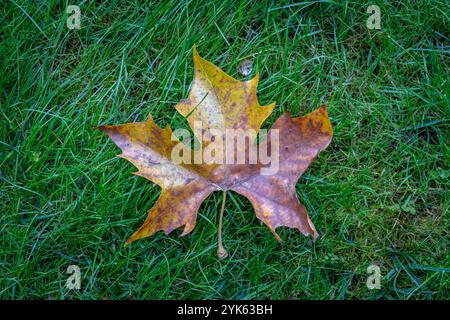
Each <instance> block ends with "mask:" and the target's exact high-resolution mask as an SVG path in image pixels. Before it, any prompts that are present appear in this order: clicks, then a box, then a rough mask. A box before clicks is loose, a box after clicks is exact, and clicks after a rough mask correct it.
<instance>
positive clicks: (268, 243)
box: [0, 0, 450, 299]
mask: <svg viewBox="0 0 450 320" xmlns="http://www.w3.org/2000/svg"><path fill="white" fill-rule="evenodd" d="M0 3H1V6H0V12H1V16H0V19H1V32H0V37H1V42H0V43H1V44H0V53H1V55H0V59H1V76H0V88H1V96H0V103H1V104H0V108H1V109H0V210H1V214H0V275H1V276H0V297H1V298H3V299H30V298H32V299H33V298H43V299H103V298H109V299H128V298H136V299H164V298H170V299H178V298H185V299H190V298H199V299H205V298H208V299H226V298H235V299H253V298H259V299H286V298H294V299H379V298H382V299H448V298H449V272H450V255H449V250H448V249H449V234H448V231H449V220H448V211H449V193H448V185H449V183H448V179H449V176H450V172H449V166H448V164H449V161H450V152H449V151H450V150H449V146H448V141H449V124H450V123H449V121H450V120H449V119H450V117H449V105H450V104H449V97H448V93H449V92H450V90H449V89H450V83H449V66H450V42H449V38H450V33H449V30H450V21H449V19H450V18H449V12H450V6H449V3H448V2H447V1H443V0H442V1H403V2H402V3H400V2H397V1H395V2H391V1H380V0H374V1H373V2H370V3H367V4H360V3H359V2H348V1H347V2H345V1H342V2H340V1H321V2H320V3H313V2H303V3H291V4H289V3H288V2H286V3H284V2H282V1H274V2H267V3H264V1H253V2H246V1H241V2H238V1H228V0H221V1H198V2H195V1H182V0H180V1H172V2H169V1H160V2H159V1H149V3H147V4H143V3H144V1H132V0H122V1H104V2H103V1H83V2H82V3H81V1H80V3H81V4H80V7H81V11H82V21H81V25H82V28H81V30H68V29H67V27H66V20H65V19H66V18H65V8H66V5H67V4H77V3H76V2H71V3H67V2H66V1H22V0H14V1H12V0H11V1H9V0H1V1H0ZM369 4H377V5H379V6H380V8H381V28H382V29H381V30H380V31H376V30H368V29H367V28H366V19H367V18H368V16H369V14H366V8H367V6H368V5H369ZM194 43H196V44H197V48H198V51H199V53H200V54H201V55H202V56H204V57H205V58H206V59H208V60H210V61H212V62H213V63H215V64H216V65H218V66H220V67H221V68H223V69H224V70H225V71H226V72H228V73H229V74H231V75H233V76H234V77H236V78H238V79H246V78H244V77H242V76H241V75H239V73H238V71H237V70H238V65H239V63H240V62H242V61H243V60H245V59H250V60H252V61H253V64H254V68H253V72H252V74H250V75H249V76H248V78H250V77H252V76H253V75H254V74H255V73H256V72H257V71H259V72H260V76H261V79H260V86H259V88H258V94H259V101H260V102H261V104H268V103H270V102H272V101H276V102H277V107H276V108H275V111H274V113H273V114H272V116H271V117H270V119H269V120H268V121H267V122H266V123H265V124H264V127H265V128H268V127H270V125H271V123H273V122H274V120H275V119H276V118H277V117H278V116H279V115H280V114H282V112H284V111H287V110H289V111H290V112H291V113H292V114H293V115H295V116H298V115H303V114H306V113H308V112H310V111H312V110H314V109H315V108H316V107H318V106H319V105H320V104H321V103H325V102H327V103H328V104H329V114H330V118H331V120H332V123H333V127H334V132H335V134H334V138H333V141H332V143H331V145H330V146H329V148H328V149H327V150H325V151H324V152H322V153H321V154H320V156H319V157H318V158H317V159H316V160H315V162H314V163H313V165H312V166H311V167H310V168H309V170H308V171H307V172H306V173H305V175H304V176H303V177H302V178H301V179H300V180H299V182H298V184H297V190H298V196H299V198H300V200H301V202H303V203H304V204H305V206H306V207H307V209H308V211H309V213H310V216H311V219H312V221H313V222H314V224H315V226H316V228H317V230H318V232H319V233H320V238H319V239H318V240H317V241H315V242H313V241H312V240H311V238H305V237H303V236H302V235H301V234H300V233H299V232H298V231H295V230H291V229H288V228H280V231H279V233H280V236H281V237H282V239H284V241H283V242H282V243H278V242H277V241H276V240H275V238H274V237H273V235H272V234H271V233H270V231H269V229H268V228H267V227H266V226H264V225H261V223H260V222H259V220H258V219H257V218H256V217H255V214H254V212H253V209H252V207H251V205H250V203H249V202H248V201H247V200H246V199H245V198H243V197H241V196H239V195H237V194H236V193H229V197H228V199H227V202H226V209H225V215H224V231H223V232H224V245H225V247H226V248H227V250H228V251H229V253H230V258H229V259H226V260H224V261H221V260H219V259H218V258H217V256H216V244H217V225H218V215H217V209H218V207H219V206H220V201H221V194H220V193H219V192H217V193H213V194H212V195H211V196H210V197H209V198H208V199H207V200H206V201H205V203H204V204H203V205H202V207H201V209H200V212H199V217H198V219H197V226H196V228H195V229H194V231H193V232H192V233H191V234H189V235H188V236H186V237H183V238H181V237H178V235H179V234H180V233H181V231H180V230H176V231H174V232H173V233H172V234H170V235H168V236H166V235H164V233H162V232H159V233H158V234H156V235H154V236H153V237H151V238H147V239H144V240H141V241H138V242H135V243H133V244H132V245H131V246H128V247H126V248H124V247H123V244H124V242H125V240H126V239H127V238H128V237H129V236H130V235H131V234H132V233H133V232H134V231H135V230H136V229H137V228H138V227H139V226H140V225H141V223H142V222H143V221H144V218H145V216H146V211H147V210H148V209H149V208H150V207H151V206H152V204H153V203H154V201H155V200H156V198H157V197H158V195H159V192H160V190H159V187H157V186H156V185H154V184H152V183H150V182H148V181H146V180H144V179H143V178H140V177H137V176H134V175H132V174H131V172H133V171H134V168H133V166H132V165H131V164H130V163H128V162H127V161H125V160H122V159H119V158H116V157H115V155H116V154H118V153H119V152H120V151H119V150H118V148H117V147H116V146H115V145H114V144H113V143H112V142H111V141H110V140H109V139H108V137H107V136H106V135H104V134H102V133H101V132H100V131H98V130H96V129H95V127H96V126H97V125H101V124H119V123H124V122H130V121H143V120H144V119H146V117H147V115H148V114H149V113H152V115H153V116H154V118H155V119H156V121H157V123H158V124H159V125H161V126H162V125H165V124H170V125H171V126H172V128H177V127H180V126H185V125H186V122H185V120H184V119H183V118H182V117H181V116H180V115H179V114H177V113H176V111H175V109H174V105H175V104H176V103H177V102H178V101H179V100H180V99H183V98H186V97H187V95H188V92H189V86H190V83H191V80H192V77H193V63H192V50H191V48H192V46H193V44H194ZM72 264H76V265H78V266H79V267H80V268H81V273H82V283H81V290H79V291H76V290H72V291H69V290H68V289H66V287H65V282H66V279H67V277H68V275H67V274H66V269H67V267H68V266H69V265H72ZM370 264H376V265H378V266H380V268H381V273H382V275H383V277H384V278H383V280H382V288H381V289H380V290H375V291H370V290H368V289H367V287H366V278H367V276H368V274H367V273H366V269H367V267H368V266H369V265H370Z"/></svg>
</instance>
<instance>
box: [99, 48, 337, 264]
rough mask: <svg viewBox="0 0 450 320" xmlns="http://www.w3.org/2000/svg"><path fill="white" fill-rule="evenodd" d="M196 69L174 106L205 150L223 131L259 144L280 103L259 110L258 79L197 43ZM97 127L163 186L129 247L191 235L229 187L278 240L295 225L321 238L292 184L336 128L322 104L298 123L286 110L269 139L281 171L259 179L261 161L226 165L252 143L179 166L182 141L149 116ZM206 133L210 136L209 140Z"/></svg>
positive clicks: (145, 174)
mask: <svg viewBox="0 0 450 320" xmlns="http://www.w3.org/2000/svg"><path fill="white" fill-rule="evenodd" d="M194 66H195V76H194V81H193V84H192V87H191V91H190V94H189V98H188V99H186V100H183V101H181V102H180V103H179V104H177V105H176V106H175V108H176V109H177V111H178V112H179V113H181V114H182V115H183V116H185V117H186V119H187V121H188V123H189V126H190V127H191V129H192V130H193V132H194V135H195V136H196V137H197V139H199V141H201V146H202V147H204V150H206V149H207V148H208V146H211V145H212V144H213V142H214V141H215V143H217V142H218V141H222V142H224V141H225V134H223V135H222V136H221V135H220V133H224V132H226V131H227V130H230V129H232V130H235V131H234V132H241V133H242V132H253V135H249V136H248V139H254V138H255V137H256V134H257V133H258V131H259V130H260V127H261V124H262V123H263V122H264V121H265V120H266V118H267V117H268V116H269V115H270V114H271V113H272V110H273V108H274V106H275V103H273V104H270V105H268V106H260V105H259V103H258V100H257V96H256V89H257V85H258V75H256V77H255V78H253V79H251V80H249V81H244V82H241V81H238V80H236V79H234V78H232V77H231V76H229V75H227V74H226V73H224V72H223V71H222V70H221V69H220V68H218V67H216V66H215V65H213V64H212V63H210V62H208V61H206V60H204V59H203V58H201V57H200V56H199V55H198V54H197V51H196V49H195V46H194ZM99 128H100V129H101V130H103V131H105V132H106V133H107V134H108V135H109V137H110V138H111V139H112V140H113V141H114V142H115V143H116V144H117V146H118V147H119V148H120V149H122V151H123V152H122V154H121V155H119V157H122V158H124V159H127V160H128V161H130V162H131V163H132V164H133V165H135V166H136V167H137V168H138V171H137V172H136V173H135V174H137V175H139V176H142V177H144V178H146V179H148V180H150V181H152V182H154V183H156V184H158V185H159V186H160V187H161V188H162V191H161V195H160V197H159V199H158V200H157V202H156V203H155V205H154V206H153V207H152V208H151V209H150V210H149V212H148V216H147V219H146V220H145V222H144V224H143V225H142V226H141V227H140V228H139V230H138V231H136V232H135V233H134V234H133V235H132V236H131V237H130V238H129V239H128V241H127V244H128V243H130V242H133V241H135V240H137V239H140V238H144V237H148V236H151V235H152V234H154V233H155V232H157V231H159V230H163V231H164V232H165V233H166V234H168V233H170V232H171V231H172V230H174V229H176V228H178V227H182V226H184V231H183V233H182V234H181V235H186V234H188V233H189V232H191V231H192V229H193V228H194V226H195V222H196V218H197V211H198V209H199V207H200V205H201V203H202V202H203V200H205V199H206V197H208V195H209V194H211V193H212V192H213V191H220V190H221V191H223V192H224V198H223V202H222V212H223V204H224V201H225V195H226V192H227V191H228V190H233V191H235V192H237V193H239V194H241V195H243V196H245V197H247V198H248V199H249V200H250V202H251V203H252V205H253V207H254V209H255V212H256V216H257V217H258V218H259V219H260V220H262V221H263V222H264V223H265V224H266V225H267V226H268V227H269V229H270V230H271V231H272V233H273V234H274V235H275V237H276V238H277V240H279V241H280V237H279V236H278V234H277V233H276V231H275V229H276V228H277V227H279V226H286V227H292V228H296V229H298V230H300V231H301V232H302V233H303V234H304V235H305V236H307V235H310V234H312V235H313V236H314V238H316V237H317V235H318V234H317V232H316V229H315V228H314V225H313V223H312V222H311V220H310V219H309V217H308V213H307V212H306V209H305V207H304V206H303V205H302V204H301V203H300V202H299V201H298V199H297V195H296V192H295V184H296V182H297V180H298V179H299V178H300V176H301V175H302V174H303V172H304V171H305V170H306V169H307V168H308V166H309V164H310V163H311V161H312V160H313V159H314V158H315V157H316V156H317V154H318V153H319V152H320V151H321V150H323V149H325V148H326V147H327V146H328V144H329V143H330V141H331V137H332V133H333V130H332V127H331V123H330V121H329V118H328V115H327V109H326V107H325V106H322V107H320V108H319V109H317V110H316V111H314V112H312V113H310V114H308V115H306V116H304V117H299V118H291V117H290V116H289V114H288V113H285V114H283V115H282V116H281V117H280V118H279V119H278V120H277V121H276V122H275V123H274V125H273V126H272V128H271V129H270V130H269V132H268V133H267V139H266V140H265V142H267V143H268V144H270V147H269V154H275V153H276V154H277V156H278V158H277V160H278V163H279V165H278V166H279V167H278V170H277V171H276V172H274V173H272V174H269V175H267V174H265V175H264V174H261V169H262V168H267V165H268V164H263V163H262V162H261V161H260V160H259V159H258V161H257V162H256V163H252V164H250V163H234V162H232V161H231V162H230V161H228V162H227V159H229V158H228V157H229V156H230V155H231V158H230V159H235V158H236V156H237V153H238V152H243V153H244V155H245V156H246V157H247V156H249V153H250V149H251V148H250V144H246V145H245V147H244V148H241V150H237V148H234V146H233V149H226V148H225V147H224V148H223V149H222V150H220V149H215V152H217V154H215V156H216V157H218V158H221V159H223V160H224V161H223V162H220V161H219V162H217V163H204V162H201V163H197V164H195V163H194V164H192V163H188V162H184V163H183V162H182V163H180V162H179V161H174V159H173V153H172V152H173V150H174V148H176V147H177V146H180V141H178V140H177V139H175V138H174V135H173V132H172V130H171V129H170V128H169V127H168V126H167V127H166V128H164V129H162V128H160V127H158V126H157V125H156V124H155V122H154V121H153V119H152V117H151V116H150V117H149V118H148V120H147V121H146V122H137V123H127V124H123V125H117V126H100V127H99ZM239 130H240V131H239ZM252 130H253V131H252ZM206 132H208V133H209V135H210V137H209V140H208V139H207V140H206V141H205V139H204V137H205V134H206ZM212 132H215V134H214V133H212ZM217 132H219V134H217ZM273 133H277V135H274V137H275V136H276V137H278V141H276V143H274V144H271V143H273V142H274V141H272V139H273V138H272V137H273V135H272V134H273ZM215 138H216V140H215ZM233 139H234V140H233V141H235V140H236V139H239V138H238V137H234V138H233ZM274 146H275V147H276V149H277V150H275V147H274ZM182 149H183V150H182V151H183V152H182V153H183V154H190V155H191V156H192V155H193V154H194V153H195V152H196V151H193V150H190V149H189V148H188V147H187V146H184V145H183V147H182ZM202 150H203V149H202ZM275 151H277V152H275ZM246 159H247V158H246ZM235 162H236V161H235ZM221 221H222V214H221V216H220V226H219V256H225V255H226V251H225V250H224V249H223V247H222V244H221V237H220V234H221Z"/></svg>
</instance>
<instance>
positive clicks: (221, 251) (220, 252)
mask: <svg viewBox="0 0 450 320" xmlns="http://www.w3.org/2000/svg"><path fill="white" fill-rule="evenodd" d="M226 199H227V192H226V191H224V192H223V197H222V207H221V208H220V215H219V239H218V240H217V255H218V256H219V258H220V259H225V258H226V257H228V252H227V250H225V248H224V247H223V245H222V220H223V211H224V209H225V200H226Z"/></svg>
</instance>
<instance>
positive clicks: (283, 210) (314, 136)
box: [233, 106, 333, 241]
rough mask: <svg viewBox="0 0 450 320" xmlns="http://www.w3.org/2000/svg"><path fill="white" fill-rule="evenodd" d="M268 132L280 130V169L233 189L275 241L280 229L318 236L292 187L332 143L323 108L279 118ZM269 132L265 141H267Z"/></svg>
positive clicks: (256, 176)
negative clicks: (269, 231)
mask: <svg viewBox="0 0 450 320" xmlns="http://www.w3.org/2000/svg"><path fill="white" fill-rule="evenodd" d="M271 130H279V139H280V140H279V144H280V145H279V156H280V158H279V159H280V161H279V170H278V172H277V173H276V174H275V175H270V176H264V175H255V176H253V177H252V178H251V179H248V180H246V181H244V182H242V183H240V184H238V185H237V186H235V187H234V188H233V190H234V191H236V192H238V193H240V194H242V195H244V196H246V197H247V198H248V199H249V200H250V202H251V203H252V205H253V207H254V209H255V212H256V216H257V217H258V219H260V220H261V221H263V222H264V223H265V224H266V225H267V226H268V227H269V229H270V230H271V231H272V233H273V234H274V235H275V237H276V238H277V240H279V241H280V240H281V239H280V237H279V236H278V234H277V233H276V232H275V229H276V228H277V227H279V226H285V227H291V228H296V229H298V230H300V231H301V232H302V233H303V234H304V235H305V236H307V235H310V234H312V235H313V236H314V238H317V236H318V233H317V231H316V229H315V227H314V225H313V223H312V222H311V220H310V218H309V216H308V213H307V211H306V209H305V207H304V206H303V205H302V204H301V203H300V202H299V201H298V198H297V195H296V191H295V185H296V183H297V180H298V179H299V178H300V176H301V175H302V174H303V172H304V171H305V170H306V168H308V166H309V165H310V163H311V162H312V161H313V159H314V158H315V157H316V156H317V154H318V153H319V152H320V151H321V150H323V149H325V148H326V147H327V146H328V144H329V143H330V141H331V138H332V135H333V129H332V127H331V123H330V120H329V118H328V114H327V109H326V107H325V106H322V107H320V108H319V109H317V110H316V111H314V112H312V113H310V114H308V115H306V116H304V117H300V118H291V117H290V116H289V115H288V114H284V115H282V116H281V117H280V118H279V119H278V120H277V121H276V122H275V124H274V125H273V126H272V128H271ZM270 137H271V135H270V132H269V133H268V139H269V140H270Z"/></svg>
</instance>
